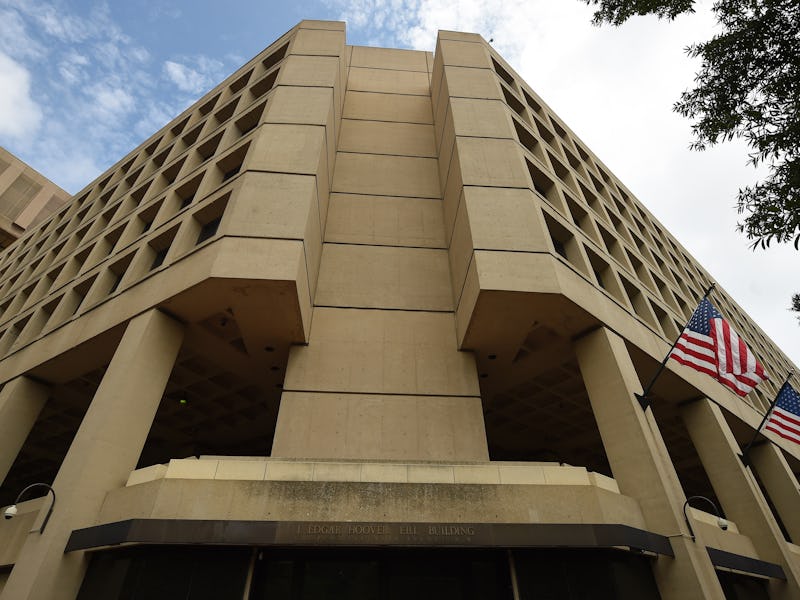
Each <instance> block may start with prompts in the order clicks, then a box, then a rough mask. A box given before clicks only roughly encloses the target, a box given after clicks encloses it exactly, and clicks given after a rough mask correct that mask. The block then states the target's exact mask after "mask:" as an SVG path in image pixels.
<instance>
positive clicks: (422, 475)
mask: <svg viewBox="0 0 800 600" xmlns="http://www.w3.org/2000/svg"><path fill="white" fill-rule="evenodd" d="M159 479H201V480H210V479H216V480H245V481H319V482H324V481H350V482H362V483H445V484H447V483H452V484H473V485H478V484H480V485H487V484H495V485H580V486H593V487H598V488H601V489H604V490H607V491H610V492H613V493H615V494H619V487H618V486H617V482H616V481H614V480H613V479H612V478H610V477H606V476H605V475H601V474H599V473H590V472H588V471H587V470H586V469H585V468H583V467H572V466H567V465H564V466H562V465H559V464H557V463H543V462H536V463H520V462H491V463H473V464H470V463H466V464H441V463H426V462H418V463H415V462H408V463H392V462H359V461H304V460H286V459H272V458H265V457H248V456H235V457H234V456H231V457H224V456H201V457H200V458H199V459H198V458H183V459H173V460H171V461H169V464H168V465H153V466H150V467H145V468H143V469H138V470H136V471H133V472H132V473H131V474H130V476H129V477H128V483H127V487H130V486H134V485H139V484H142V483H147V482H150V481H156V480H159ZM698 512H699V511H698ZM698 518H701V517H698Z"/></svg>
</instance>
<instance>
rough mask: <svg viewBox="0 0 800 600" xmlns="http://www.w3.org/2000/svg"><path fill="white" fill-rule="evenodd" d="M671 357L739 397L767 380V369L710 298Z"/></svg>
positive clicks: (699, 309)
mask: <svg viewBox="0 0 800 600" xmlns="http://www.w3.org/2000/svg"><path fill="white" fill-rule="evenodd" d="M670 356H671V357H672V358H674V359H675V360H676V361H678V362H679V363H681V364H682V365H686V366H687V367H692V368H693V369H695V370H697V371H700V372H701V373H706V374H708V375H711V376H712V377H713V378H715V379H716V380H718V381H719V382H720V383H721V384H723V385H727V386H728V387H729V388H731V389H732V390H733V391H734V392H736V393H737V394H739V395H740V396H744V395H746V394H747V393H748V392H749V391H751V390H752V389H753V388H754V387H756V386H757V385H758V384H759V383H761V382H762V381H764V380H765V379H767V374H766V373H764V367H762V366H761V363H759V362H758V361H757V360H756V357H755V356H754V355H753V353H752V352H750V349H749V348H748V347H747V345H746V344H745V343H744V341H743V340H742V339H741V338H740V337H739V335H738V334H737V333H736V332H735V331H734V330H733V328H732V327H731V326H730V324H729V323H728V322H727V321H726V320H725V319H723V318H722V315H721V314H719V312H717V309H716V308H714V305H713V304H711V302H709V301H708V298H703V300H702V301H701V302H700V304H699V305H698V306H697V309H695V311H694V314H693V315H692V318H691V319H690V320H689V324H688V325H687V326H686V329H684V330H683V333H682V334H681V337H680V338H679V339H678V342H677V343H676V344H675V348H674V349H673V350H672V353H671V354H670Z"/></svg>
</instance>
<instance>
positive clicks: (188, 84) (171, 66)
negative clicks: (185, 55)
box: [164, 60, 207, 94]
mask: <svg viewBox="0 0 800 600" xmlns="http://www.w3.org/2000/svg"><path fill="white" fill-rule="evenodd" d="M164 72H165V73H166V74H167V77H169V79H170V81H172V83H174V84H175V85H176V86H178V89H179V90H181V91H183V92H188V93H190V94H196V93H199V92H201V91H202V90H203V89H205V87H206V85H207V81H206V77H205V75H202V74H201V73H198V72H197V71H195V70H194V69H192V68H190V67H187V66H186V65H183V64H181V63H177V62H173V61H171V60H168V61H166V62H165V63H164Z"/></svg>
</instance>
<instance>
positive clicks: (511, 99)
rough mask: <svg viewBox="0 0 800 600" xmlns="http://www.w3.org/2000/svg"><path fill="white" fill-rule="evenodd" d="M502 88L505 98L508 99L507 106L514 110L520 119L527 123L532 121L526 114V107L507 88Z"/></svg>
mask: <svg viewBox="0 0 800 600" xmlns="http://www.w3.org/2000/svg"><path fill="white" fill-rule="evenodd" d="M500 88H501V89H502V91H503V97H504V98H505V99H506V104H508V106H509V107H510V108H511V110H513V111H514V112H515V113H517V114H518V115H519V117H520V118H521V119H522V120H523V121H525V122H526V123H527V122H528V121H530V119H529V118H528V116H527V114H526V113H525V105H524V104H523V103H522V102H520V101H519V100H518V99H517V97H516V96H515V95H514V94H513V93H512V92H510V91H509V90H508V89H507V88H506V87H505V86H503V85H501V86H500Z"/></svg>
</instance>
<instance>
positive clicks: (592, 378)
mask: <svg viewBox="0 0 800 600" xmlns="http://www.w3.org/2000/svg"><path fill="white" fill-rule="evenodd" d="M575 352H576V355H577V358H578V364H579V366H580V370H581V373H582V375H583V380H584V384H585V385H586V391H587V392H588V394H589V401H590V402H591V405H592V411H593V412H594V416H595V419H596V421H597V426H598V428H599V430H600V436H601V438H602V439H603V446H604V447H605V451H606V456H607V457H608V462H609V464H610V465H611V470H612V471H613V474H614V478H615V479H616V480H617V483H618V484H619V488H620V492H621V493H623V494H625V495H627V496H631V497H633V498H636V499H637V500H638V501H639V504H640V505H641V507H642V512H643V513H644V517H645V519H646V521H647V527H648V529H650V530H651V531H654V532H656V533H660V534H662V535H667V536H670V542H671V544H672V549H673V551H674V552H675V558H674V559H670V558H666V557H659V559H658V560H657V561H656V562H655V563H654V565H653V574H654V575H655V578H656V582H657V584H658V587H659V590H660V592H661V597H662V598H663V599H664V600H670V599H673V598H674V599H680V600H685V599H687V598H717V599H719V600H722V599H723V598H724V595H723V593H722V588H721V587H720V584H719V579H718V578H717V575H716V573H715V571H714V567H713V565H712V564H711V560H710V559H709V557H708V554H707V552H706V550H705V548H704V547H703V545H702V544H701V543H695V542H693V541H692V540H691V539H690V538H689V536H688V531H687V529H686V525H685V523H684V519H683V503H684V501H685V500H686V498H685V495H684V493H683V489H682V488H681V485H680V482H679V481H678V476H677V474H676V473H675V469H674V467H673V466H672V462H671V460H670V458H669V454H668V453H667V449H666V446H665V445H664V440H663V439H662V437H661V432H660V431H659V429H658V425H657V424H656V422H655V418H654V417H653V412H652V410H647V411H642V409H641V407H640V406H639V403H638V401H637V400H636V398H635V397H634V395H633V394H634V393H635V392H641V390H642V388H641V385H640V383H639V379H638V376H637V374H636V370H635V368H634V366H633V363H632V361H631V358H630V355H629V354H628V351H627V348H625V342H624V341H623V340H622V338H620V337H619V336H617V335H616V334H615V333H613V332H611V331H610V330H608V329H605V328H600V329H597V330H596V331H593V332H592V333H590V334H588V335H586V336H584V337H582V338H580V339H579V340H578V341H577V342H575ZM698 542H699V540H698Z"/></svg>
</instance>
